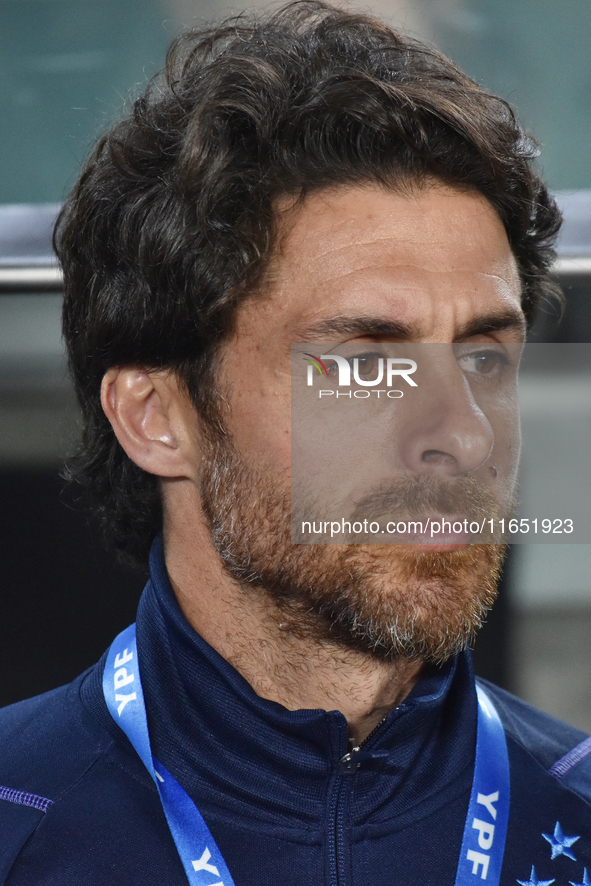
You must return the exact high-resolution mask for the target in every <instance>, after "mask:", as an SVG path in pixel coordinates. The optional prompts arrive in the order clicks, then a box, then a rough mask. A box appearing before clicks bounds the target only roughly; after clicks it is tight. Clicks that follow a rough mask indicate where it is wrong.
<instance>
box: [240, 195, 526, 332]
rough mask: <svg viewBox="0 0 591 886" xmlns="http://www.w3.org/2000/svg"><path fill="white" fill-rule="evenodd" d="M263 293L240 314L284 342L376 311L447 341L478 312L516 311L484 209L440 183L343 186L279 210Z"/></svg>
mask: <svg viewBox="0 0 591 886" xmlns="http://www.w3.org/2000/svg"><path fill="white" fill-rule="evenodd" d="M265 290H266V293H267V297H266V298H264V299H263V300H258V299H257V300H255V301H254V302H250V303H246V305H244V308H243V309H242V311H241V312H240V313H241V314H242V315H243V317H242V319H243V320H245V321H246V322H247V323H248V320H249V314H250V312H251V311H253V310H254V311H255V312H256V315H257V323H258V324H259V326H260V331H261V332H262V331H263V327H265V326H268V327H269V331H270V332H271V330H272V329H273V327H274V329H275V331H276V332H277V333H279V332H283V333H285V334H287V333H289V334H290V335H291V338H292V340H294V341H297V340H306V335H307V333H308V331H309V330H310V329H311V328H313V327H314V325H315V324H319V323H320V324H321V322H322V321H323V320H328V319H330V317H331V316H333V317H335V316H348V317H355V316H361V317H363V316H366V317H367V316H371V317H379V318H382V319H383V320H385V321H392V322H395V323H398V324H402V325H405V326H408V327H409V328H413V329H414V330H416V337H417V338H419V339H422V340H434V341H436V340H443V341H447V340H449V337H450V335H451V336H452V337H453V330H454V329H455V328H456V327H458V328H459V327H461V326H466V325H469V323H470V321H471V320H472V319H473V318H474V317H476V316H478V315H482V316H486V315H490V314H491V313H495V312H496V313H503V311H505V312H509V313H510V312H513V313H515V314H519V313H520V300H521V286H520V281H519V275H518V272H517V267H516V263H515V260H514V257H513V255H512V253H511V249H510V247H509V243H508V241H507V236H506V233H505V230H504V227H503V225H502V223H501V221H500V219H499V218H498V216H497V215H496V213H495V211H494V209H493V208H492V206H491V205H490V204H489V203H488V201H487V200H486V199H485V198H484V197H482V196H481V195H480V194H477V193H475V192H467V191H460V190H458V189H456V188H451V187H447V186H444V185H429V186H427V187H424V188H422V189H420V190H417V191H416V192H414V193H405V194H402V193H397V192H392V191H388V190H384V189H381V188H379V187H377V186H363V187H348V188H341V189H338V190H334V191H324V192H319V193H316V194H312V195H310V196H308V197H307V198H306V199H305V200H304V201H303V202H302V203H299V204H296V205H295V206H293V205H292V206H287V205H284V206H280V207H279V237H278V245H277V248H276V254H275V256H274V259H273V261H272V263H271V268H270V274H269V277H268V279H267V285H266V287H265ZM239 320H240V317H239ZM327 340H330V339H329V338H327Z"/></svg>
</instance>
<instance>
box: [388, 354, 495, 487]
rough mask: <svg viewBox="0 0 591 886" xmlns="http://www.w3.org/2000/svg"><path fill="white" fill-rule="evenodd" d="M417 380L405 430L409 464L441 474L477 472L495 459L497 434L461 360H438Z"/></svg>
mask: <svg viewBox="0 0 591 886" xmlns="http://www.w3.org/2000/svg"><path fill="white" fill-rule="evenodd" d="M417 381H418V387H417V388H416V389H414V390H413V391H412V394H411V395H410V396H408V395H407V403H408V408H407V410H406V414H405V416H404V422H403V423H404V427H402V428H400V429H399V430H400V449H401V452H400V454H401V458H402V461H403V463H404V466H405V467H406V468H407V469H408V470H409V471H410V472H411V473H413V474H438V475H440V476H456V475H459V474H469V473H471V472H473V471H475V470H477V469H478V468H479V467H481V465H483V464H484V463H485V462H486V461H487V460H488V458H489V457H490V455H491V452H492V448H493V445H494V442H495V435H494V431H493V428H492V426H491V423H490V421H489V419H488V418H487V416H486V415H485V414H484V412H483V411H482V409H481V408H480V407H479V405H478V403H477V402H476V399H475V397H474V394H473V392H472V390H471V388H470V385H469V384H468V381H467V380H466V378H465V377H464V375H463V373H462V372H461V370H460V369H459V367H458V365H457V362H456V360H455V359H453V357H452V358H451V359H448V360H445V361H443V360H441V359H439V360H437V361H434V362H433V364H432V365H430V366H429V368H428V369H426V370H425V369H424V371H423V372H421V373H420V376H417ZM411 403H412V405H411Z"/></svg>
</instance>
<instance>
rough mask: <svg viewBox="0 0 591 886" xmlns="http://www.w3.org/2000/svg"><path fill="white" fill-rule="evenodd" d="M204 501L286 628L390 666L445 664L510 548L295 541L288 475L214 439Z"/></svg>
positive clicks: (492, 588) (246, 584)
mask: <svg viewBox="0 0 591 886" xmlns="http://www.w3.org/2000/svg"><path fill="white" fill-rule="evenodd" d="M202 477H203V479H202V489H201V493H202V500H203V507H204V512H205V514H206V517H207V519H208V521H209V525H210V530H211V535H212V539H213V542H214V544H215V546H216V549H217V551H218V554H219V556H220V558H221V561H222V563H223V565H224V567H225V569H226V571H227V572H228V574H229V575H230V576H231V577H232V578H233V579H234V580H235V581H236V582H237V583H238V584H239V585H240V586H241V588H242V589H243V590H244V592H245V593H257V594H261V593H263V594H266V595H267V597H268V599H270V600H272V602H273V603H274V604H275V606H276V607H277V608H278V610H279V612H280V613H281V620H282V622H283V629H284V630H289V631H291V632H292V633H293V634H294V635H297V636H300V637H309V638H311V639H314V640H315V641H318V642H325V643H332V644H336V645H338V646H340V647H344V648H349V649H354V650H357V651H360V652H364V653H366V654H369V655H371V656H375V657H379V658H381V659H384V660H393V659H396V658H405V659H421V660H424V661H430V662H437V663H438V662H443V661H445V660H446V659H447V658H449V657H450V656H451V655H453V654H455V653H456V652H457V651H459V650H461V649H463V648H465V647H466V646H467V645H469V643H470V642H471V641H472V639H473V636H474V634H475V632H476V631H477V630H478V628H479V627H480V626H481V624H482V621H483V619H484V617H485V615H486V613H487V611H488V609H489V608H490V606H491V605H492V603H493V601H494V599H495V596H496V586H497V581H498V578H499V574H500V568H501V564H502V560H503V555H504V546H503V545H496V544H494V545H493V544H473V545H469V546H467V547H466V548H464V549H461V550H455V551H447V552H425V551H421V550H420V546H415V545H377V544H348V545H331V544H325V545H317V544H302V545H294V544H292V542H291V530H290V527H291V496H290V487H289V478H288V477H286V476H279V477H277V476H275V477H269V476H268V475H263V474H262V473H261V472H259V471H257V470H255V469H254V468H250V467H248V466H246V465H245V464H244V463H243V462H242V461H241V460H240V458H239V456H238V454H237V453H236V452H235V450H234V448H233V446H232V443H231V440H230V439H229V437H228V436H227V435H223V436H221V435H219V434H218V435H215V436H212V438H211V442H210V446H209V451H208V452H207V453H206V458H205V462H204V468H203V475H202Z"/></svg>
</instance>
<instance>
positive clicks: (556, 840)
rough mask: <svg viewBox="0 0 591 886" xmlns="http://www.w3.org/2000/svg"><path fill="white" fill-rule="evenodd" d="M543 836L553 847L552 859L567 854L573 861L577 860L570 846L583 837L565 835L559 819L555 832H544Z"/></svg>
mask: <svg viewBox="0 0 591 886" xmlns="http://www.w3.org/2000/svg"><path fill="white" fill-rule="evenodd" d="M542 837H543V838H544V840H547V841H548V843H549V844H550V846H551V847H552V860H554V859H555V858H558V856H559V855H566V857H567V858H572V860H573V861H576V860H577V859H576V856H575V854H574V852H571V850H570V847H571V846H572V845H573V843H576V842H577V840H580V839H581V838H580V837H565V835H564V833H563V831H562V828H561V827H560V822H559V821H557V822H556V827H555V828H554V833H553V834H542Z"/></svg>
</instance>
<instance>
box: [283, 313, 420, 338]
mask: <svg viewBox="0 0 591 886" xmlns="http://www.w3.org/2000/svg"><path fill="white" fill-rule="evenodd" d="M300 335H301V338H302V341H309V342H313V341H327V342H328V341H331V338H337V337H340V336H343V335H368V336H373V337H374V338H396V339H402V340H404V341H406V340H410V339H412V338H418V337H419V328H418V326H415V325H414V324H408V323H398V322H396V321H393V320H384V319H383V318H380V317H347V316H336V317H328V318H327V319H326V320H320V321H319V322H317V323H313V324H312V325H310V326H307V327H306V328H304V329H302V330H300Z"/></svg>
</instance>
